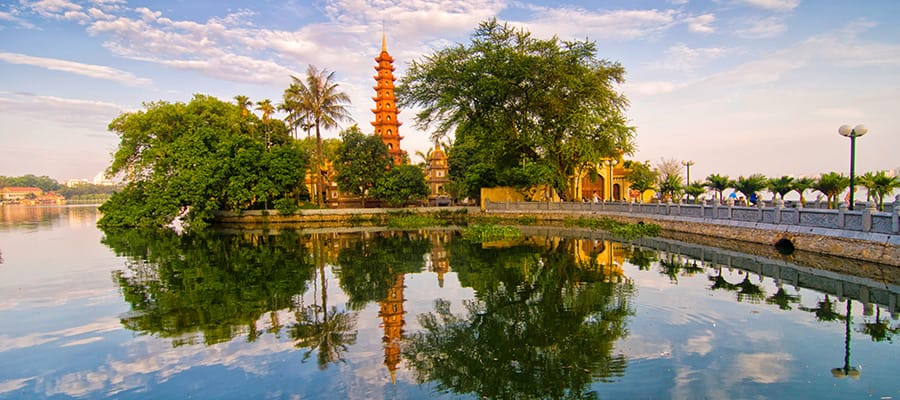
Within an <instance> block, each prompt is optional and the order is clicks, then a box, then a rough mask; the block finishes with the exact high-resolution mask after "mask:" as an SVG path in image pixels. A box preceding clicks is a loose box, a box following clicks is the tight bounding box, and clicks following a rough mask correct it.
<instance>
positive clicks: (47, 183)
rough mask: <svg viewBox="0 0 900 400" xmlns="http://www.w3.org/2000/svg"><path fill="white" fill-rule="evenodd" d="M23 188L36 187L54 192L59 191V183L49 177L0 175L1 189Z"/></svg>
mask: <svg viewBox="0 0 900 400" xmlns="http://www.w3.org/2000/svg"><path fill="white" fill-rule="evenodd" d="M8 186H22V187H36V188H40V189H41V190H42V191H44V192H52V191H56V190H59V188H60V186H59V182H57V181H56V179H53V178H50V177H49V176H46V175H44V176H34V175H33V174H27V175H22V176H2V175H0V187H8Z"/></svg>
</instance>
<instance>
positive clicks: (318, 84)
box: [285, 65, 350, 207]
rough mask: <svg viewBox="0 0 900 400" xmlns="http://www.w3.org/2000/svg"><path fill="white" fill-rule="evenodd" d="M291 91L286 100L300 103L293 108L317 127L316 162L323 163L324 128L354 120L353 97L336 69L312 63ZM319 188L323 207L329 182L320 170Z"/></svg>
mask: <svg viewBox="0 0 900 400" xmlns="http://www.w3.org/2000/svg"><path fill="white" fill-rule="evenodd" d="M291 78H292V79H293V83H292V86H290V87H289V88H288V89H289V92H288V93H285V103H289V104H291V105H293V106H294V107H296V110H294V111H293V112H294V113H296V114H298V115H306V116H308V117H309V123H310V126H311V127H315V128H316V165H317V166H322V165H323V164H324V162H325V159H324V153H323V152H322V133H321V129H330V128H335V127H337V126H338V122H340V121H347V120H350V112H349V111H347V108H346V106H347V105H349V104H350V97H349V96H347V94H346V93H344V92H341V91H339V89H338V84H337V83H335V82H334V72H328V70H326V69H322V70H319V69H318V68H316V67H314V66H312V65H310V66H309V67H308V68H307V69H306V80H305V81H304V80H301V79H299V78H297V77H295V76H292V77H291ZM316 180H317V182H318V185H317V186H318V187H319V190H318V191H317V193H316V194H315V199H316V203H317V204H318V205H319V207H321V206H322V205H324V204H325V198H324V196H323V194H322V188H323V187H324V186H325V184H324V181H323V178H322V176H321V175H319V174H316Z"/></svg>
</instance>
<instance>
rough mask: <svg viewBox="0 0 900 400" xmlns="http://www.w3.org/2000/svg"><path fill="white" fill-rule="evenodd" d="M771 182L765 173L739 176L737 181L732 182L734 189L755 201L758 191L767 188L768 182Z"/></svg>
mask: <svg viewBox="0 0 900 400" xmlns="http://www.w3.org/2000/svg"><path fill="white" fill-rule="evenodd" d="M768 182H769V180H768V179H766V177H765V175H763V174H753V175H750V176H748V177H746V178H745V177H743V176H739V177H738V178H737V180H736V181H734V183H733V184H732V187H734V190H735V191H737V192H740V193H743V194H744V196H747V199H748V200H750V201H753V199H755V198H758V196H757V192H759V191H760V190H763V189H765V188H766V184H767V183H768Z"/></svg>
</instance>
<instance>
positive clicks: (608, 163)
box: [606, 159, 619, 201]
mask: <svg viewBox="0 0 900 400" xmlns="http://www.w3.org/2000/svg"><path fill="white" fill-rule="evenodd" d="M618 163H619V160H616V159H612V160H607V161H606V165H608V166H609V201H613V167H615V166H616V164H618Z"/></svg>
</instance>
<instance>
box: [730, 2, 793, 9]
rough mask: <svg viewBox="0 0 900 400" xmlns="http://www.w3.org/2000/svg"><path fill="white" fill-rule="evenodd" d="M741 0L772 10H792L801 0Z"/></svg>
mask: <svg viewBox="0 0 900 400" xmlns="http://www.w3.org/2000/svg"><path fill="white" fill-rule="evenodd" d="M741 2H742V3H744V4H746V5H749V6H753V7H757V8H762V9H764V10H771V11H791V10H793V9H795V8H797V6H799V5H800V0H741Z"/></svg>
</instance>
